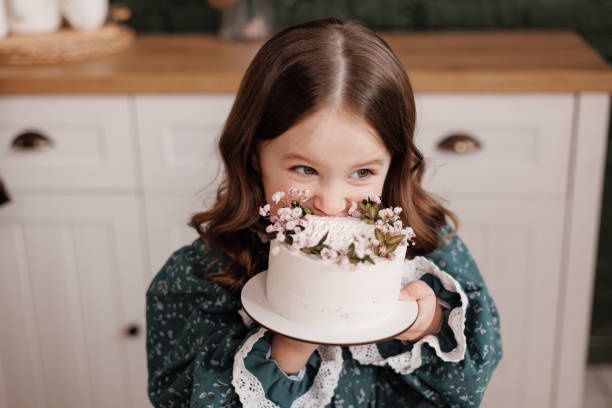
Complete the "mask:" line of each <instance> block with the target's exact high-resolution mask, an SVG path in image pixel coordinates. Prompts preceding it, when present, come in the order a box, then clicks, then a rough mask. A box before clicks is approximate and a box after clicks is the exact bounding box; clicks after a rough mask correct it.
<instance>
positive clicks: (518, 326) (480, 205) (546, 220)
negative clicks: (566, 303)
mask: <svg viewBox="0 0 612 408" xmlns="http://www.w3.org/2000/svg"><path fill="white" fill-rule="evenodd" d="M449 199H450V204H449V207H450V208H451V209H452V210H454V211H456V212H457V214H458V215H459V217H460V223H461V224H460V226H459V236H460V237H461V238H462V239H463V240H464V242H465V243H466V246H467V247H468V249H469V250H470V252H471V253H472V255H473V256H474V259H475V261H476V263H477V265H478V267H479V270H480V273H481V275H482V277H483V279H484V281H485V284H486V285H487V287H488V289H489V291H490V293H491V296H492V297H493V299H494V301H495V303H496V305H497V308H498V310H499V314H500V322H501V331H502V348H503V358H502V361H501V363H500V365H499V367H498V368H497V370H496V371H495V372H494V374H493V377H492V380H491V383H490V385H489V388H488V389H487V392H486V394H485V399H484V403H483V406H484V407H495V408H504V407H508V408H510V407H546V406H550V404H551V397H552V395H551V391H552V386H553V376H552V375H551V374H552V369H553V364H554V360H555V359H556V358H557V355H556V353H555V349H554V346H553V345H554V344H555V342H556V316H558V315H559V310H558V307H557V301H558V294H559V285H560V282H559V275H560V270H561V258H560V256H559V254H560V251H561V248H562V242H563V217H564V203H563V202H561V201H535V200H534V201H527V200H495V199H465V198H453V197H450V198H449Z"/></svg>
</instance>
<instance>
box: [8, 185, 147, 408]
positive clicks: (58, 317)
mask: <svg viewBox="0 0 612 408" xmlns="http://www.w3.org/2000/svg"><path fill="white" fill-rule="evenodd" d="M140 207H142V206H141V205H139V202H138V201H137V200H136V199H135V198H133V197H124V198H120V197H118V198H109V197H90V198H85V197H71V196H62V197H59V196H58V197H50V196H27V197H20V196H15V197H13V201H12V202H11V203H10V204H8V205H5V206H2V207H0V270H1V273H0V327H2V330H0V362H1V366H0V370H1V371H2V372H1V373H0V379H1V380H2V381H3V384H0V391H3V393H4V395H3V396H0V401H3V400H4V405H5V406H7V407H23V408H27V407H45V406H46V407H65V408H70V407H74V408H77V407H78V408H80V407H139V406H141V407H142V406H147V405H148V404H147V393H146V353H145V332H144V331H145V314H144V313H145V287H144V280H143V277H144V271H145V269H146V268H145V266H144V262H145V261H144V259H145V258H144V252H143V242H144V235H143V233H142V227H143V219H142V218H141V217H142V215H141V214H142V211H141V210H140ZM132 325H133V326H134V327H136V328H137V331H138V333H136V334H133V335H129V334H128V333H127V332H128V329H129V327H130V326H132ZM132 331H135V330H132Z"/></svg>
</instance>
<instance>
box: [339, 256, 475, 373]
mask: <svg viewBox="0 0 612 408" xmlns="http://www.w3.org/2000/svg"><path fill="white" fill-rule="evenodd" d="M427 273H431V274H432V275H434V276H435V277H436V278H438V279H439V280H440V282H441V283H442V286H444V288H445V289H446V290H449V291H453V292H456V293H458V294H459V296H460V297H461V306H457V307H456V308H454V309H452V310H451V311H450V314H449V317H448V325H449V326H450V328H451V330H452V332H453V335H454V336H455V341H456V342H457V346H456V347H455V348H454V349H452V350H451V351H449V352H447V353H445V352H443V351H442V350H441V349H440V342H439V340H438V338H437V337H436V336H435V335H431V334H430V335H428V336H425V337H423V338H422V339H421V340H419V341H418V342H416V343H415V344H414V346H413V347H412V350H411V351H406V352H404V353H401V354H398V355H395V356H391V357H388V358H383V357H382V355H381V354H380V352H379V351H378V347H377V346H376V344H366V345H363V346H351V347H349V349H350V351H351V354H352V355H353V358H355V360H357V361H358V362H360V363H361V364H369V365H376V366H384V365H385V364H388V365H389V366H390V367H391V368H393V370H395V372H397V373H398V374H410V373H411V372H413V371H414V370H416V369H417V368H419V367H420V366H421V364H422V359H421V352H422V347H423V344H425V343H427V344H429V345H430V346H431V347H432V348H433V349H434V350H435V352H436V355H437V356H438V357H440V358H441V359H442V360H444V361H449V362H458V361H461V360H463V358H464V355H465V349H466V338H465V333H464V330H465V314H466V311H467V305H468V299H467V296H466V295H465V293H464V292H463V289H462V288H461V285H459V282H457V281H456V280H455V278H453V277H452V276H451V275H449V274H448V273H446V272H443V271H441V270H440V269H439V268H438V266H437V265H436V264H435V263H433V262H431V261H430V260H429V259H427V258H424V257H421V256H418V257H415V258H414V259H413V260H412V261H406V263H405V269H404V279H402V285H405V284H406V283H407V282H409V281H411V280H413V279H419V278H421V277H422V276H423V275H425V274H427Z"/></svg>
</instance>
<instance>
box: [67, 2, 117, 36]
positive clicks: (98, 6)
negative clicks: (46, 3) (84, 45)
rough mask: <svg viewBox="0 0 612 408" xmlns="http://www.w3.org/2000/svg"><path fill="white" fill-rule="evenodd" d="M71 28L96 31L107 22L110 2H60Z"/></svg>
mask: <svg viewBox="0 0 612 408" xmlns="http://www.w3.org/2000/svg"><path fill="white" fill-rule="evenodd" d="M59 4H60V9H61V12H62V14H63V16H64V17H66V20H68V22H69V23H70V26H71V27H72V28H74V29H77V30H96V29H98V28H99V27H100V26H102V24H104V21H105V20H106V15H107V13H108V0H59Z"/></svg>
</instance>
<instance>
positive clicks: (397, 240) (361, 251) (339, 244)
mask: <svg viewBox="0 0 612 408" xmlns="http://www.w3.org/2000/svg"><path fill="white" fill-rule="evenodd" d="M308 193H309V192H308V191H307V190H304V191H300V190H298V189H296V188H293V187H292V188H290V189H289V191H288V195H286V194H285V193H284V192H282V191H278V192H276V193H274V194H273V195H272V201H274V203H275V204H279V203H281V204H284V206H282V207H279V208H277V209H276V214H272V212H271V207H270V204H266V205H264V206H263V207H261V208H260V209H259V214H260V215H261V216H263V217H265V218H267V219H268V220H269V222H270V225H268V226H267V227H266V233H268V234H269V235H270V238H275V239H276V240H278V241H279V242H281V243H283V244H284V245H286V246H287V247H288V248H289V249H290V250H292V251H301V252H303V253H305V254H309V255H313V256H317V257H319V258H320V259H322V260H324V261H328V262H333V263H336V264H338V265H341V266H345V265H354V266H355V265H356V264H358V263H370V264H375V261H374V260H375V259H376V258H377V257H378V258H387V259H389V260H392V259H394V258H395V256H396V250H397V248H399V247H404V246H408V245H413V244H414V238H415V234H414V231H413V230H412V228H410V227H406V228H404V226H403V224H402V221H401V219H400V214H401V212H402V209H401V208H400V207H395V208H382V209H381V208H379V206H380V204H381V200H380V197H377V196H375V197H368V198H367V199H363V200H362V201H360V202H353V203H351V207H350V208H349V211H348V213H349V216H350V217H346V218H334V217H318V216H315V215H313V214H312V210H310V209H309V208H308V207H305V206H303V205H302V204H301V203H300V202H304V201H306V199H307V197H308ZM296 196H297V197H299V201H297V200H294V199H292V197H296ZM285 197H288V198H291V201H290V202H288V203H287V202H284V201H282V200H283V198H285ZM347 218H348V219H347ZM364 224H365V225H364ZM368 225H369V226H368ZM330 230H333V233H332V235H331V236H330V234H329V232H330ZM349 234H350V236H349ZM278 252H279V251H278V248H275V250H274V251H272V252H271V253H272V255H276V254H278Z"/></svg>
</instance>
